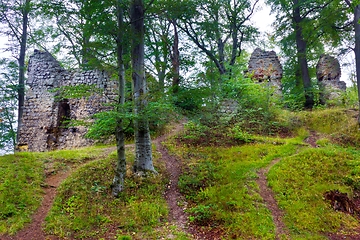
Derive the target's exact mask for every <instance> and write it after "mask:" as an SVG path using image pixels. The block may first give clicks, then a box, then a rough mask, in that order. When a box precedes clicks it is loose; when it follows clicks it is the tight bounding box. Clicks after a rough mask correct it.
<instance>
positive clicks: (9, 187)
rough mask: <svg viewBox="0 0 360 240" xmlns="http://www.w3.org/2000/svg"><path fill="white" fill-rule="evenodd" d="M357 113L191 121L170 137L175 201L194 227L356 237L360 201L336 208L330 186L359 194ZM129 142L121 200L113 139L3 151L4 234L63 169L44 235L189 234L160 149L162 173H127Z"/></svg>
mask: <svg viewBox="0 0 360 240" xmlns="http://www.w3.org/2000/svg"><path fill="white" fill-rule="evenodd" d="M356 116H357V113H356V112H355V111H353V110H349V109H338V108H337V109H319V110H314V111H311V112H308V111H304V112H297V113H290V112H287V111H281V112H280V113H279V114H278V115H277V120H272V121H273V124H272V125H271V129H270V130H271V131H268V134H267V135H266V136H265V135H264V134H262V135H259V134H258V133H257V132H256V131H250V130H249V131H245V129H244V128H242V126H240V125H239V124H237V123H236V122H235V123H227V124H208V123H205V124H204V123H203V122H201V121H189V122H188V123H187V124H186V125H185V130H184V132H182V133H180V134H178V135H177V136H175V137H173V138H170V139H168V140H167V141H166V142H165V143H164V144H165V145H166V147H167V149H168V151H169V152H170V153H171V154H173V155H175V156H176V157H177V158H178V159H179V160H180V161H181V162H182V165H183V168H182V172H183V174H182V175H181V177H180V179H179V183H178V186H179V188H180V191H181V193H182V194H183V196H184V199H183V200H181V201H179V203H178V204H179V205H180V206H181V207H182V208H183V209H185V212H186V213H187V214H188V218H189V224H190V226H189V227H191V229H195V230H196V231H197V232H198V233H199V232H206V233H211V234H212V236H213V237H214V239H215V238H217V237H218V239H220V237H222V238H223V239H275V238H276V237H280V238H282V239H328V238H332V237H333V236H335V235H334V234H342V235H344V236H345V235H355V234H356V230H357V229H359V227H360V225H359V219H358V217H357V212H356V211H357V209H356V206H355V213H354V214H350V213H346V212H345V211H340V210H341V209H338V211H335V210H334V207H333V206H332V205H331V203H330V201H329V200H326V199H325V194H326V192H329V191H331V190H338V191H339V192H342V193H347V194H348V196H349V198H350V199H355V200H356V199H357V197H358V191H359V189H360V151H359V150H358V147H359V145H360V130H359V129H358V126H357V124H356V122H357V121H356ZM278 123H280V124H278ZM273 126H276V127H275V128H274V127H273ZM267 127H268V126H263V128H262V129H266V128H267ZM269 128H270V127H269ZM249 129H250V128H249ZM127 150H128V151H127V154H128V162H129V164H128V168H129V171H128V173H127V179H126V183H125V184H126V190H125V192H124V193H123V194H122V195H121V196H120V198H117V199H114V198H112V197H111V194H110V185H111V182H112V178H113V169H114V166H115V160H116V153H115V151H114V149H112V148H111V146H98V147H91V148H83V149H76V150H62V151H54V152H47V153H16V154H15V155H7V156H3V157H0V235H1V234H3V235H8V234H10V235H15V234H16V233H17V232H18V231H19V230H20V229H23V228H24V227H26V225H27V223H29V222H30V221H31V217H32V215H33V214H34V212H35V211H36V209H37V208H38V207H39V206H40V205H41V201H42V198H43V196H44V193H45V190H46V189H47V188H51V187H52V186H49V184H48V181H47V179H49V178H50V177H56V176H61V175H62V174H64V173H66V176H67V178H66V179H65V180H64V181H63V182H62V183H61V184H60V186H59V187H58V188H57V194H56V198H55V200H54V204H53V206H52V208H51V210H50V211H49V213H48V215H47V217H46V219H45V221H44V223H43V229H44V231H45V233H46V234H48V235H55V236H58V237H60V238H63V239H74V238H75V239H193V237H192V236H191V234H189V233H188V232H186V231H185V230H184V229H181V228H179V227H177V226H176V224H173V223H171V222H169V221H168V220H167V216H168V214H169V211H170V209H169V208H168V206H167V203H166V201H165V199H164V197H163V193H164V191H165V190H166V188H167V184H168V179H169V173H167V172H166V168H165V166H164V162H162V161H161V155H160V154H159V153H158V152H157V151H156V149H155V147H154V165H155V167H156V169H157V171H158V172H159V175H157V176H153V177H151V178H146V179H144V178H140V177H136V176H134V175H132V174H131V171H130V167H131V162H132V161H133V147H132V146H129V147H128V148H127ZM265 168H268V173H267V174H266V175H267V185H268V186H269V187H270V188H271V189H272V191H273V195H274V198H275V199H276V201H277V203H278V207H279V209H280V211H281V213H282V215H283V217H282V221H283V222H284V225H285V227H284V228H285V231H284V232H283V233H282V234H280V235H279V234H278V232H277V226H276V224H275V222H274V219H273V215H272V211H270V210H269V207H268V205H267V203H266V201H265V200H264V199H263V197H261V192H260V191H261V189H260V187H259V184H258V182H257V180H258V179H259V172H260V171H261V170H262V169H265ZM355 203H356V201H355ZM15 236H16V235H15ZM0 238H1V237H0Z"/></svg>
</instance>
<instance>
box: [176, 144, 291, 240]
mask: <svg viewBox="0 0 360 240" xmlns="http://www.w3.org/2000/svg"><path fill="white" fill-rule="evenodd" d="M296 149H297V147H296V146H295V145H291V144H286V145H278V144H274V145H273V144H252V145H244V146H237V147H231V148H223V147H222V148H211V147H207V148H185V147H184V148H180V149H179V148H178V151H179V152H178V153H180V151H181V154H182V157H183V159H184V161H186V166H187V167H186V170H185V172H186V173H185V174H184V175H182V177H181V179H180V182H179V186H180V189H181V191H182V192H183V193H184V194H185V195H186V198H187V199H188V200H189V201H190V207H189V210H188V211H189V213H190V221H193V222H195V223H196V224H198V225H203V226H207V227H209V228H218V229H221V231H222V232H223V233H224V234H225V239H228V238H237V239H253V238H256V239H274V237H275V227H274V224H273V221H272V216H271V213H270V212H269V210H268V209H267V208H266V207H265V204H264V202H263V200H262V198H261V197H260V195H259V194H258V191H259V189H258V186H257V184H256V182H255V181H256V178H257V175H256V170H258V169H260V168H262V167H265V166H266V165H268V164H269V163H270V162H271V161H272V160H273V159H276V158H279V157H282V156H286V155H288V154H292V153H294V152H295V151H296ZM194 153H196V154H194ZM245 223H246V224H245Z"/></svg>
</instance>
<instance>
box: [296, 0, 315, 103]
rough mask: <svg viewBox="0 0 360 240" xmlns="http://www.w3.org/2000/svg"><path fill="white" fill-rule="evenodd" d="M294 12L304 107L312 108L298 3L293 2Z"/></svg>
mask: <svg viewBox="0 0 360 240" xmlns="http://www.w3.org/2000/svg"><path fill="white" fill-rule="evenodd" d="M293 4H294V10H293V21H294V22H293V24H294V27H295V38H296V49H297V58H298V64H299V67H300V73H301V78H302V81H303V85H304V92H305V107H306V108H312V107H313V105H314V99H313V96H312V94H311V79H310V75H309V68H308V63H307V57H306V41H305V40H304V38H303V29H302V27H301V26H300V23H301V21H302V20H303V19H302V18H301V15H300V6H299V1H298V0H294V1H293Z"/></svg>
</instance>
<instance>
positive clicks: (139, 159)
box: [130, 0, 156, 174]
mask: <svg viewBox="0 0 360 240" xmlns="http://www.w3.org/2000/svg"><path fill="white" fill-rule="evenodd" d="M144 17H145V8H144V2H143V0H132V1H131V4H130V20H131V32H132V46H131V63H132V81H133V99H134V105H135V107H134V113H135V117H136V118H135V123H134V125H135V162H134V166H133V170H134V172H135V173H139V174H143V173H145V174H146V173H147V172H156V171H155V168H154V166H153V161H152V147H151V138H150V130H149V121H148V119H147V116H146V114H143V113H144V111H145V107H146V105H147V100H146V93H147V86H146V79H145V68H144V34H145V28H144Z"/></svg>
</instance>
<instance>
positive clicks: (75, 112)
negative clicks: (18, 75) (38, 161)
mask: <svg viewBox="0 0 360 240" xmlns="http://www.w3.org/2000/svg"><path fill="white" fill-rule="evenodd" d="M81 84H87V85H93V86H94V87H95V88H97V89H100V91H99V92H98V93H94V94H92V95H91V96H90V97H82V98H80V99H57V97H56V96H57V95H58V93H57V92H56V91H54V89H56V88H59V87H64V86H77V85H81ZM116 90H117V83H116V81H111V80H110V79H109V76H108V75H107V74H106V73H105V72H104V71H99V70H91V71H83V72H80V71H75V72H70V71H67V70H65V69H64V68H63V67H61V65H60V63H59V62H58V61H57V60H56V59H55V58H54V57H53V56H52V55H51V54H50V53H48V52H42V51H38V50H35V51H34V54H33V55H32V56H31V57H30V60H29V65H28V79H27V82H26V96H25V103H24V109H23V116H22V123H21V125H20V126H19V136H18V147H17V148H18V150H19V151H48V150H54V149H64V148H74V147H82V146H88V145H91V144H93V141H92V140H89V139H86V138H84V135H85V134H86V132H87V130H86V128H85V127H84V126H76V127H68V124H67V122H68V121H69V120H83V121H89V119H90V117H91V116H92V115H93V114H95V113H98V112H100V111H103V110H105V109H106V107H105V106H104V104H105V103H110V102H112V101H114V100H115V99H116V96H117V95H116Z"/></svg>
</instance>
